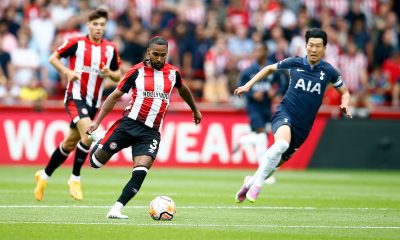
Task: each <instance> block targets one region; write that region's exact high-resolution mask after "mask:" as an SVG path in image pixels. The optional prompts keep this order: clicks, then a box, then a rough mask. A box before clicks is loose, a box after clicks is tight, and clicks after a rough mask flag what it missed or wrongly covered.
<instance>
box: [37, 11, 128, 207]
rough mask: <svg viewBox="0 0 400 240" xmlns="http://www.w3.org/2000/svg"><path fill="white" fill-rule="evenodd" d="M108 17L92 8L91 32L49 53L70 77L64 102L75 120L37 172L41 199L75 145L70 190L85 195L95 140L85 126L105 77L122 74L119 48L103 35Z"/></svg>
mask: <svg viewBox="0 0 400 240" xmlns="http://www.w3.org/2000/svg"><path fill="white" fill-rule="evenodd" d="M107 20H108V13H107V11H106V10H104V9H101V8H99V9H96V10H94V11H92V12H91V13H90V14H89V16H88V22H87V23H86V26H87V28H88V32H89V34H88V35H87V36H82V37H73V38H70V39H68V40H67V41H66V42H65V43H64V44H63V45H61V46H60V47H59V48H58V49H57V50H56V51H55V52H54V53H53V54H52V55H51V57H50V63H51V64H52V65H53V66H54V67H55V68H56V69H57V71H58V72H59V73H60V74H64V75H65V76H66V77H67V79H68V85H67V90H66V92H65V98H64V104H65V109H66V111H67V112H68V114H69V116H70V117H71V120H72V121H71V124H70V128H69V131H68V133H67V136H66V137H65V138H64V140H63V141H62V142H61V143H60V145H59V147H58V148H57V149H55V151H54V152H53V154H52V155H51V158H50V161H49V162H48V163H47V166H46V168H45V169H44V170H40V171H37V172H36V175H35V177H36V188H35V190H34V194H35V198H36V200H38V201H41V200H42V199H43V197H44V189H45V188H46V186H47V181H48V179H49V177H50V176H51V175H52V174H53V172H54V171H55V170H56V169H57V168H58V167H59V166H61V164H63V163H64V161H65V160H66V159H67V157H68V155H69V154H70V153H71V152H72V151H73V150H74V149H76V151H75V159H74V166H73V169H72V174H71V177H70V179H69V180H68V186H69V192H70V194H71V196H72V197H73V198H74V199H76V200H82V198H83V194H82V189H81V181H80V174H81V168H82V166H83V163H84V162H85V159H86V157H87V155H88V153H89V147H90V144H91V143H92V140H91V139H89V138H88V136H87V134H86V130H87V128H88V126H89V125H90V124H91V122H92V119H93V118H94V116H95V115H96V112H97V110H98V108H99V107H100V101H101V97H102V94H103V87H104V80H105V79H106V78H110V79H111V80H113V81H114V82H118V81H119V79H120V77H121V72H120V70H119V66H120V58H119V53H118V50H117V48H116V47H115V45H114V44H113V43H111V42H108V41H106V40H105V39H103V35H104V32H105V30H106V24H107ZM61 58H68V59H69V67H66V66H64V65H63V64H62V63H61V60H60V59H61Z"/></svg>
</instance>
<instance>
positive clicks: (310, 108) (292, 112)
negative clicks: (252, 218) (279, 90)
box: [235, 28, 351, 202]
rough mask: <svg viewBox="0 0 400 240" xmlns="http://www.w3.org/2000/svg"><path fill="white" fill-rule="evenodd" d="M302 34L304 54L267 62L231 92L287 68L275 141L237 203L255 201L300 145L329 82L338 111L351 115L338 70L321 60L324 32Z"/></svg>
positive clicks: (274, 129) (276, 116)
mask: <svg viewBox="0 0 400 240" xmlns="http://www.w3.org/2000/svg"><path fill="white" fill-rule="evenodd" d="M305 37H306V51H307V56H305V57H291V58H287V59H285V60H282V61H280V62H278V63H275V64H272V65H268V66H266V67H264V68H263V69H262V70H261V71H260V72H258V73H257V74H256V75H255V76H254V77H253V78H252V79H251V80H250V81H249V82H247V83H246V84H245V85H243V86H241V87H238V88H237V89H236V90H235V94H237V95H239V96H241V95H242V94H245V93H247V92H248V91H249V90H250V88H251V87H252V86H253V85H254V84H255V83H256V82H258V81H260V80H261V79H263V78H266V77H267V76H268V75H270V74H272V73H274V72H275V71H277V70H280V69H285V70H287V71H288V72H289V75H290V83H289V88H288V90H287V92H286V94H285V96H284V97H283V99H282V101H281V103H280V104H279V106H278V108H277V110H276V112H275V114H274V115H273V117H272V132H273V133H274V140H275V142H274V144H273V145H272V146H271V147H270V148H269V149H268V150H267V152H266V157H265V159H264V160H263V161H262V162H261V163H260V165H259V167H258V169H257V171H256V172H255V173H254V175H253V176H247V177H246V178H245V181H244V184H243V186H242V188H241V189H240V190H239V191H238V192H237V194H236V196H235V199H236V201H237V202H243V201H244V200H245V199H246V198H247V200H249V201H250V202H254V201H256V199H257V197H258V195H259V193H260V191H261V189H262V186H263V184H264V180H265V179H267V178H268V177H270V176H271V175H272V174H273V173H274V172H275V171H276V170H277V169H278V168H279V167H280V166H281V165H282V164H283V163H284V162H286V161H287V160H289V158H290V157H291V156H292V154H293V153H294V152H296V150H297V149H298V148H299V147H300V146H301V145H302V144H303V142H304V141H305V140H306V138H307V136H308V134H309V132H310V130H311V127H312V125H313V123H314V119H315V117H316V115H317V112H318V109H319V107H320V106H321V103H322V98H323V95H324V92H325V89H326V87H327V85H328V84H329V83H332V84H333V86H334V87H335V88H336V90H337V91H338V92H339V93H340V94H341V98H342V100H341V105H340V110H341V111H342V112H343V113H344V114H345V115H346V116H347V117H349V118H351V113H350V106H349V104H350V93H349V91H348V90H347V88H346V87H345V85H344V82H343V80H342V79H341V76H340V73H339V72H338V71H337V70H336V69H334V68H333V67H332V65H330V64H329V63H327V62H325V61H323V60H322V57H323V56H324V53H325V50H326V45H327V34H326V33H325V32H324V31H322V30H321V29H319V28H313V29H310V30H308V31H307V32H306V36H305Z"/></svg>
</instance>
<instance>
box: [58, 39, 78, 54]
mask: <svg viewBox="0 0 400 240" xmlns="http://www.w3.org/2000/svg"><path fill="white" fill-rule="evenodd" d="M77 49H78V38H76V37H75V38H69V39H68V40H66V41H65V42H64V43H63V44H62V45H61V46H59V47H58V48H57V53H58V54H59V55H60V56H61V57H63V58H67V57H70V56H73V55H75V52H76V50H77Z"/></svg>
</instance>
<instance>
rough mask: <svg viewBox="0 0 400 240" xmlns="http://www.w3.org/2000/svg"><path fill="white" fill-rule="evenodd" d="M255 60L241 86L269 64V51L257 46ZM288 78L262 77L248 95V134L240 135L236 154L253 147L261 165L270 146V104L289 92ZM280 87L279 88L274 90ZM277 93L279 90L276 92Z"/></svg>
mask: <svg viewBox="0 0 400 240" xmlns="http://www.w3.org/2000/svg"><path fill="white" fill-rule="evenodd" d="M254 54H255V56H256V61H255V62H254V63H253V64H252V65H251V66H250V67H248V68H246V69H245V70H243V72H242V73H241V74H240V76H239V80H238V86H241V85H244V84H246V83H247V82H248V81H249V80H250V79H251V78H252V77H253V76H254V75H256V74H257V73H258V72H259V71H260V70H261V69H262V68H263V67H264V66H266V64H267V57H268V49H267V47H266V46H265V45H264V44H262V43H258V44H256V46H255V48H254ZM286 82H287V79H286V74H284V73H282V71H281V72H279V73H278V72H277V73H275V74H271V75H269V76H268V77H266V78H263V79H262V80H260V81H259V82H257V83H256V84H255V85H254V86H253V88H251V89H250V90H249V91H248V92H247V93H246V94H245V100H246V113H247V116H248V118H249V120H250V129H251V132H250V133H249V134H246V135H243V136H241V137H240V138H239V139H238V141H237V143H236V144H235V146H234V147H233V152H234V153H235V152H237V151H238V150H239V149H240V147H241V146H244V145H248V144H251V145H253V146H255V152H256V157H257V160H258V162H261V160H262V159H263V156H264V154H265V152H266V151H267V145H268V136H267V134H268V131H269V129H270V125H271V115H272V110H271V105H272V100H273V98H274V97H275V96H276V95H277V94H283V93H284V91H285V90H286V88H285V86H286V85H287V84H286ZM275 84H277V85H278V86H279V89H276V88H273V85H275ZM277 90H278V91H277ZM274 182H275V178H274V177H273V176H271V177H270V178H268V179H267V183H270V184H272V183H274Z"/></svg>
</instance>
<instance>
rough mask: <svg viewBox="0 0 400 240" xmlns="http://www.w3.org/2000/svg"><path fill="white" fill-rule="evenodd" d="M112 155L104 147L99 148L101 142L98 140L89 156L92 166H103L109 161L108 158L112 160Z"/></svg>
mask: <svg viewBox="0 0 400 240" xmlns="http://www.w3.org/2000/svg"><path fill="white" fill-rule="evenodd" d="M112 156H113V154H112V153H108V152H106V151H104V150H103V149H101V148H99V142H97V143H96V144H95V145H94V146H93V148H92V151H91V152H90V156H89V161H90V166H91V167H92V168H101V167H102V166H103V165H104V164H106V163H107V162H108V160H110V158H111V157H112Z"/></svg>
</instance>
